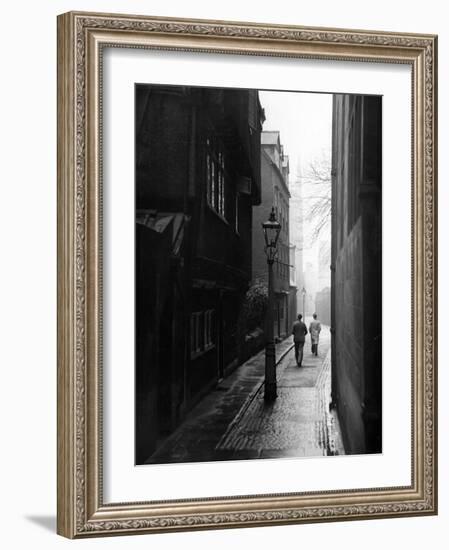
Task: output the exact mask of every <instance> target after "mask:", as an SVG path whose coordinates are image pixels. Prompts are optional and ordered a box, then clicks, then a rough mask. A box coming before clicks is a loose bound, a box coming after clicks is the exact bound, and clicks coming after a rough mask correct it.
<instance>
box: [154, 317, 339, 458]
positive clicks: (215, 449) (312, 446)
mask: <svg viewBox="0 0 449 550" xmlns="http://www.w3.org/2000/svg"><path fill="white" fill-rule="evenodd" d="M318 352H319V356H318V357H315V356H314V355H312V353H311V350H310V345H309V344H308V343H306V346H305V348H304V360H303V366H302V367H301V368H298V367H297V366H296V362H295V358H294V351H293V347H292V341H291V338H288V339H286V340H285V341H284V342H281V343H280V344H278V345H277V347H276V357H277V358H278V365H277V380H278V397H277V399H276V401H275V402H274V403H271V404H267V403H265V401H264V399H263V380H264V352H260V353H259V354H257V355H256V356H254V357H253V358H251V359H250V360H249V361H247V362H246V363H245V364H244V365H242V366H241V367H239V368H238V369H237V370H236V371H235V372H234V373H233V374H232V375H231V376H229V377H228V378H227V379H226V380H224V381H223V382H222V383H221V384H219V385H218V386H217V388H216V390H215V391H212V392H210V394H208V395H207V396H206V397H205V398H204V399H203V400H202V401H201V402H200V403H199V404H198V405H197V406H196V407H195V408H194V409H193V410H192V411H191V413H190V414H189V416H188V418H187V419H186V421H185V422H184V423H183V424H182V425H181V426H180V427H179V428H178V429H177V430H176V431H175V432H174V433H173V434H172V435H171V436H170V437H169V438H168V439H167V441H166V442H165V443H164V444H163V446H162V447H161V448H160V449H159V450H158V451H157V452H156V453H154V454H153V455H152V456H151V457H150V458H149V459H148V460H147V463H155V462H156V463H164V462H167V463H171V462H198V461H213V460H237V459H250V458H277V457H302V456H304V457H305V456H323V455H327V454H343V446H342V444H341V438H340V435H339V429H338V421H337V420H336V418H335V417H334V416H333V415H331V414H329V412H328V409H329V407H328V404H329V397H330V334H329V329H328V327H323V331H322V333H321V339H320V346H319V350H318Z"/></svg>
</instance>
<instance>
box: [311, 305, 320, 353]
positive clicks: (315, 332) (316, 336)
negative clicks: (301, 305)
mask: <svg viewBox="0 0 449 550" xmlns="http://www.w3.org/2000/svg"><path fill="white" fill-rule="evenodd" d="M309 332H310V339H311V341H312V353H313V355H318V342H319V341H320V332H321V323H320V322H319V321H318V319H317V315H316V313H314V314H313V321H311V323H310V325H309Z"/></svg>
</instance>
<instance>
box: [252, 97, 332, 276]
mask: <svg viewBox="0 0 449 550" xmlns="http://www.w3.org/2000/svg"><path fill="white" fill-rule="evenodd" d="M259 97H260V102H261V105H262V107H263V108H264V109H265V117H266V120H265V122H264V124H263V130H264V131H267V130H278V131H279V132H280V138H281V143H282V145H283V146H284V152H285V154H287V155H288V156H289V159H290V193H291V195H292V198H291V210H292V209H293V208H295V203H296V204H298V200H297V199H298V193H297V178H298V174H300V173H303V174H304V172H305V171H307V168H308V166H309V165H310V163H312V162H319V161H320V160H321V159H323V158H326V157H327V159H330V158H331V142H332V95H331V94H313V93H301V92H282V91H280V92H266V91H260V92H259ZM295 199H296V201H295ZM294 219H295V216H294V212H292V211H291V212H290V220H291V223H290V239H291V241H292V243H293V244H295V245H297V246H300V240H299V233H300V227H299V226H298V225H297V224H296V225H295V223H294ZM306 231H307V229H306V230H305V242H304V245H303V257H304V263H306V262H311V263H313V264H314V266H316V267H318V266H317V246H316V245H315V246H310V240H309V239H308V238H307V232H306ZM323 239H328V240H329V241H330V231H327V232H326V233H323V234H322V235H320V240H323Z"/></svg>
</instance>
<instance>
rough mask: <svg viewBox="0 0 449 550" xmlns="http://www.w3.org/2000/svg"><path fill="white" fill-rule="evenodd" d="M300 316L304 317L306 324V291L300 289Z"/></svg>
mask: <svg viewBox="0 0 449 550" xmlns="http://www.w3.org/2000/svg"><path fill="white" fill-rule="evenodd" d="M301 293H302V314H303V316H304V322H306V294H307V293H306V289H305V288H304V287H302V290H301Z"/></svg>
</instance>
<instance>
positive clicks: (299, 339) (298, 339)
mask: <svg viewBox="0 0 449 550" xmlns="http://www.w3.org/2000/svg"><path fill="white" fill-rule="evenodd" d="M301 319H302V315H301V314H299V315H298V320H297V321H295V322H294V323H293V328H292V334H293V342H294V344H295V359H296V364H297V365H298V367H300V366H301V365H302V357H303V351H304V343H305V341H306V334H307V327H306V325H305V323H303V322H302V320H301Z"/></svg>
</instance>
